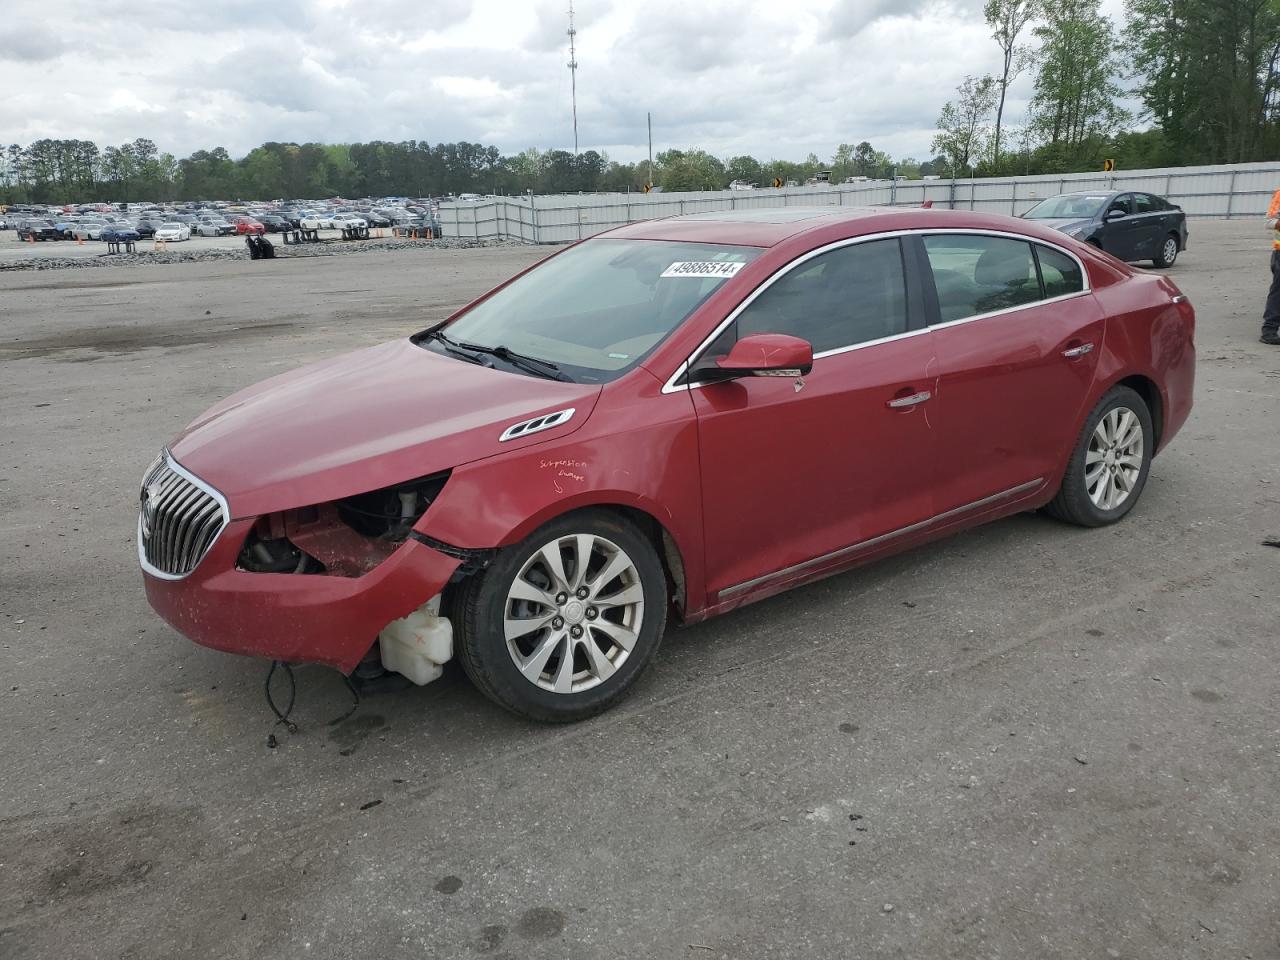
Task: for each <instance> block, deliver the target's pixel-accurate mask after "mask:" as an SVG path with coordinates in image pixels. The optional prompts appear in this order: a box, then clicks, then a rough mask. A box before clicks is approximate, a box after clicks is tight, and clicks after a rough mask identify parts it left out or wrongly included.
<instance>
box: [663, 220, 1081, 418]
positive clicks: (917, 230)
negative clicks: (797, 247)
mask: <svg viewBox="0 0 1280 960" xmlns="http://www.w3.org/2000/svg"><path fill="white" fill-rule="evenodd" d="M936 234H969V235H978V236H986V237H1002V238H1005V239H1008V240H1021V241H1022V242H1023V243H1033V244H1034V243H1038V244H1040V245H1041V246H1045V247H1048V248H1049V249H1050V250H1056V251H1057V252H1059V253H1062V254H1064V255H1066V256H1068V257H1070V258H1071V259H1072V260H1074V261H1075V262H1076V265H1077V266H1078V267H1079V268H1080V276H1081V278H1082V280H1083V282H1084V288H1083V289H1081V290H1079V291H1077V292H1075V293H1066V294H1063V295H1062V296H1060V297H1050V298H1049V299H1047V300H1035V301H1033V302H1031V303H1024V304H1020V305H1018V306H1016V307H1006V308H1005V309H1003V310H994V311H992V312H991V313H980V314H976V315H974V316H972V317H961V318H960V319H959V320H948V321H947V322H946V323H938V324H933V325H931V326H927V327H923V328H921V329H919V330H907V331H904V332H903V333H895V334H893V335H892V336H888V337H880V338H879V339H876V340H865V341H863V342H862V343H853V344H849V345H848V346H846V347H835V348H833V349H831V350H824V351H822V352H821V353H815V354H814V355H813V359H814V360H815V361H817V360H821V359H822V358H824V357H834V356H837V355H839V354H842V353H850V352H852V351H854V350H861V349H864V348H866V347H876V346H879V345H880V344H882V343H890V342H892V341H894V340H904V339H906V338H907V337H914V336H917V335H919V334H922V333H928V332H929V331H930V330H941V329H944V328H946V327H954V326H958V325H959V324H962V323H972V322H973V321H975V320H986V319H988V318H990V317H998V316H1002V315H1004V314H1007V313H1014V312H1016V311H1018V310H1029V309H1031V308H1032V307H1042V306H1044V305H1045V304H1047V303H1058V302H1060V301H1063V300H1070V299H1073V298H1075V297H1083V296H1085V295H1086V294H1088V293H1092V292H1093V287H1092V285H1091V284H1090V283H1089V271H1088V270H1087V269H1086V268H1085V265H1084V261H1083V260H1081V259H1080V257H1079V256H1078V255H1076V254H1075V253H1073V252H1072V251H1070V250H1068V249H1067V248H1066V247H1062V246H1059V245H1058V244H1056V243H1053V242H1052V241H1049V240H1041V239H1040V238H1039V237H1029V236H1027V235H1026V234H1022V233H1014V232H1012V231H1009V230H994V229H991V228H986V227H974V228H965V227H913V228H911V229H908V230H890V231H888V232H886V233H873V234H867V235H865V236H860V237H846V238H845V239H843V240H835V241H833V242H831V243H829V244H827V245H826V246H822V247H816V248H814V249H813V250H810V251H809V252H808V253H805V254H802V255H801V256H799V257H797V258H796V259H794V260H792V261H791V262H789V263H786V264H783V266H782V267H780V268H779V269H778V270H777V271H775V272H774V273H773V275H772V276H770V277H769V278H768V279H766V280H765V281H764V282H763V283H762V284H760V286H758V287H756V288H755V289H754V290H753V291H751V293H750V294H748V295H747V298H746V299H745V300H743V301H742V302H741V303H740V304H738V305H737V306H736V307H734V308H733V310H731V311H730V312H729V315H728V316H727V317H725V318H724V319H723V320H721V321H720V323H719V324H717V325H716V328H715V329H714V330H713V331H711V333H710V334H709V335H707V336H706V337H704V338H703V340H702V342H701V343H700V344H698V346H697V348H696V349H695V350H694V351H693V352H692V353H691V354H690V355H689V357H688V359H686V360H684V361H683V362H682V363H681V364H680V365H679V366H678V367H676V369H675V372H674V373H672V374H671V376H670V377H668V378H667V380H666V382H665V383H664V384H663V385H662V392H663V393H684V392H687V391H690V390H701V389H702V388H703V387H705V386H707V384H705V383H681V384H677V383H676V381H677V380H679V379H680V378H681V377H682V376H684V375H685V373H687V372H688V371H689V369H690V368H691V367H692V366H693V365H694V364H695V363H697V361H698V359H699V358H700V357H701V355H702V352H703V351H704V350H706V349H707V347H709V346H710V345H711V344H712V343H713V342H714V341H715V339H716V337H718V336H720V334H721V333H723V332H724V330H725V328H726V327H728V326H729V324H731V323H733V322H734V321H735V320H737V319H738V316H739V315H740V314H741V313H742V312H743V311H744V310H746V309H747V307H749V306H751V304H752V303H753V302H754V301H755V299H756V297H758V296H760V294H762V293H764V291H765V290H767V289H769V287H771V286H772V285H773V284H774V283H775V282H776V281H778V280H779V279H781V278H782V277H785V276H786V275H787V274H788V273H790V272H791V271H792V270H794V269H795V268H796V267H798V266H800V265H801V264H803V263H807V262H808V261H810V260H812V259H813V258H814V257H817V256H821V255H822V254H824V253H827V252H829V251H831V250H838V249H840V248H842V247H850V246H854V245H855V244H859V243H869V242H870V241H872V240H892V239H894V238H899V237H922V238H923V237H926V236H933V235H936Z"/></svg>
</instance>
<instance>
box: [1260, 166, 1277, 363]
mask: <svg viewBox="0 0 1280 960" xmlns="http://www.w3.org/2000/svg"><path fill="white" fill-rule="evenodd" d="M1267 226H1268V227H1270V228H1271V289H1270V290H1269V291H1268V292H1267V305H1266V307H1265V308H1263V311H1262V336H1261V337H1260V339H1261V340H1262V342H1263V343H1266V344H1270V345H1271V346H1273V347H1280V190H1277V191H1276V192H1275V193H1273V194H1272V195H1271V205H1270V206H1269V207H1267Z"/></svg>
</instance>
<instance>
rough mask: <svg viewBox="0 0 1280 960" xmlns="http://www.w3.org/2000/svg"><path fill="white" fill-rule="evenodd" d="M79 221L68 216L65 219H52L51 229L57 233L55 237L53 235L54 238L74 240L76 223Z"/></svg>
mask: <svg viewBox="0 0 1280 960" xmlns="http://www.w3.org/2000/svg"><path fill="white" fill-rule="evenodd" d="M79 222H80V221H79V220H74V219H72V218H70V217H67V218H65V219H60V220H54V221H53V229H54V230H55V231H57V234H58V235H57V237H55V238H54V239H56V240H74V239H75V228H76V224H78V223H79Z"/></svg>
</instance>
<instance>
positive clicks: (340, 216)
mask: <svg viewBox="0 0 1280 960" xmlns="http://www.w3.org/2000/svg"><path fill="white" fill-rule="evenodd" d="M329 224H330V226H332V227H333V229H334V230H363V229H364V228H365V227H367V226H369V222H368V221H367V220H365V218H364V217H362V216H360V215H359V214H355V213H335V214H334V215H333V218H332V219H331V220H330V221H329Z"/></svg>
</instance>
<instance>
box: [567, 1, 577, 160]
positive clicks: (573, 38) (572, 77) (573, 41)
mask: <svg viewBox="0 0 1280 960" xmlns="http://www.w3.org/2000/svg"><path fill="white" fill-rule="evenodd" d="M577 38H578V31H577V30H576V29H574V26H573V0H569V85H570V90H571V94H570V96H571V97H572V101H571V102H572V104H573V155H574V156H575V157H576V156H577V155H578V47H577Z"/></svg>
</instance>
